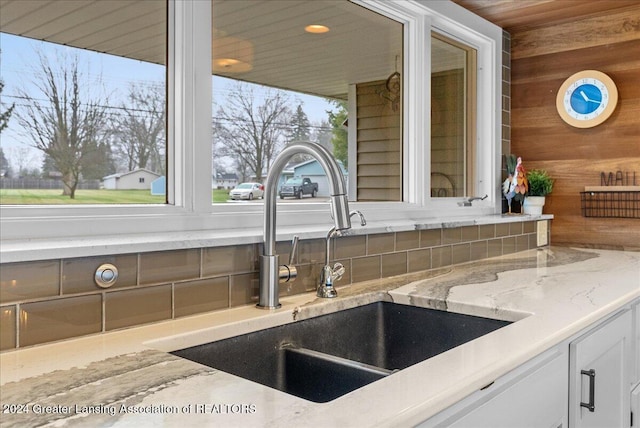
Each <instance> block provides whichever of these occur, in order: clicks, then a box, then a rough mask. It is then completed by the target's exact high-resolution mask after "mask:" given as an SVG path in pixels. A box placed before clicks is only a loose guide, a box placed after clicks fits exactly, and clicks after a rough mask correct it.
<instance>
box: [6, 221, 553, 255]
mask: <svg viewBox="0 0 640 428" xmlns="http://www.w3.org/2000/svg"><path fill="white" fill-rule="evenodd" d="M551 219H553V215H551V214H543V215H538V216H532V215H513V216H506V215H500V214H492V215H468V216H457V217H451V216H442V217H429V218H423V219H400V220H393V221H388V220H384V221H380V220H374V221H370V222H368V223H367V225H366V226H365V227H361V226H360V225H359V224H357V223H356V222H354V224H353V228H352V229H351V230H350V231H349V232H347V235H365V234H377V233H390V232H405V231H411V230H426V229H439V228H444V229H447V228H454V227H463V226H474V225H487V224H501V223H517V222H525V221H536V220H551ZM329 227H330V226H329ZM327 230H328V227H327V225H324V224H323V225H315V226H309V225H299V226H281V227H279V228H278V236H277V239H278V240H279V241H280V240H282V241H286V240H291V239H292V237H293V235H298V236H299V237H300V239H301V240H303V239H315V238H324V237H325V236H326V233H327ZM260 242H262V229H261V228H242V229H229V230H202V231H183V232H166V233H162V234H158V233H139V234H126V235H115V236H89V237H77V238H66V239H65V238H51V239H28V240H27V239H25V240H6V241H3V242H2V248H1V250H0V262H1V263H12V262H24V261H35V260H49V259H61V258H71V257H90V256H101V255H113V254H128V253H138V252H150V251H167V250H177V249H188V248H206V247H222V246H228V245H241V244H253V243H260Z"/></svg>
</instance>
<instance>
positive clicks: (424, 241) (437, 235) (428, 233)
mask: <svg viewBox="0 0 640 428" xmlns="http://www.w3.org/2000/svg"><path fill="white" fill-rule="evenodd" d="M437 245H442V229H427V230H421V231H420V247H422V248H424V247H435V246H437Z"/></svg>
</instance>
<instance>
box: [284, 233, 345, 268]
mask: <svg viewBox="0 0 640 428" xmlns="http://www.w3.org/2000/svg"><path fill="white" fill-rule="evenodd" d="M332 239H335V238H332ZM338 239H339V238H338ZM326 246H327V241H326V239H305V240H303V241H299V242H298V263H301V264H304V263H324V261H325V257H326ZM288 262H289V261H288V260H286V259H285V260H280V264H285V263H288Z"/></svg>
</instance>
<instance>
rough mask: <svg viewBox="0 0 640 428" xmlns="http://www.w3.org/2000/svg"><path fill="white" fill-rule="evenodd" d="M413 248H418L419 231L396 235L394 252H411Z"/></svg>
mask: <svg viewBox="0 0 640 428" xmlns="http://www.w3.org/2000/svg"><path fill="white" fill-rule="evenodd" d="M414 248H420V231H419V230H409V231H406V232H398V233H396V251H406V250H413V249H414Z"/></svg>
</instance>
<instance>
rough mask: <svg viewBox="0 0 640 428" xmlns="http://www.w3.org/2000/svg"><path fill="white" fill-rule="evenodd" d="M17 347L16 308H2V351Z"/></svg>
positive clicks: (0, 341)
mask: <svg viewBox="0 0 640 428" xmlns="http://www.w3.org/2000/svg"><path fill="white" fill-rule="evenodd" d="M15 347H16V307H15V306H3V307H2V308H0V351H4V350H7V349H13V348H15Z"/></svg>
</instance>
